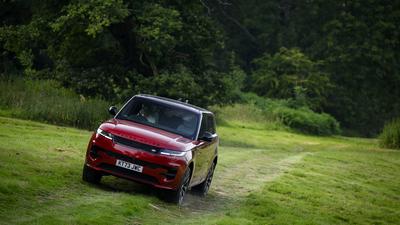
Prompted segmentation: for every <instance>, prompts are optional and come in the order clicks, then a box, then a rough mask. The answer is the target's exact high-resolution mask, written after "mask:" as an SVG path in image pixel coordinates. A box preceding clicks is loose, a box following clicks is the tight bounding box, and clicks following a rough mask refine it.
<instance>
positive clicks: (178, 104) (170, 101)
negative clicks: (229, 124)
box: [134, 94, 213, 114]
mask: <svg viewBox="0 0 400 225" xmlns="http://www.w3.org/2000/svg"><path fill="white" fill-rule="evenodd" d="M134 97H139V98H142V99H149V100H152V101H155V102H160V103H164V104H168V105H173V106H176V107H178V108H182V109H187V110H190V111H193V112H196V113H209V114H213V113H212V112H210V111H209V110H207V109H203V108H201V107H198V106H195V105H192V104H189V103H186V102H181V101H178V100H174V99H170V98H165V97H160V96H156V95H148V94H138V95H135V96H134Z"/></svg>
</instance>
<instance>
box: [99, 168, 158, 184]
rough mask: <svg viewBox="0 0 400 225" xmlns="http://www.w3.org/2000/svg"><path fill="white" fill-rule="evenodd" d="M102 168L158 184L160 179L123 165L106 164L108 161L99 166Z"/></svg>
mask: <svg viewBox="0 0 400 225" xmlns="http://www.w3.org/2000/svg"><path fill="white" fill-rule="evenodd" d="M99 167H100V168H102V169H104V170H108V171H111V172H115V173H117V174H122V175H125V176H127V177H130V178H133V179H136V180H142V181H147V182H150V183H153V184H158V180H157V179H156V178H155V177H153V176H150V175H147V174H144V173H138V172H135V171H132V170H128V169H124V168H122V167H118V166H114V165H110V164H106V163H102V164H100V166H99Z"/></svg>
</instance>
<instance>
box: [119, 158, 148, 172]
mask: <svg viewBox="0 0 400 225" xmlns="http://www.w3.org/2000/svg"><path fill="white" fill-rule="evenodd" d="M115 165H116V166H119V167H122V168H125V169H128V170H133V171H136V172H139V173H141V172H142V171H143V166H139V165H136V164H133V163H130V162H125V161H123V160H119V159H117V161H116V162H115Z"/></svg>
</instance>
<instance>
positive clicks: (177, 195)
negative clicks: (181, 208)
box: [168, 167, 191, 205]
mask: <svg viewBox="0 0 400 225" xmlns="http://www.w3.org/2000/svg"><path fill="white" fill-rule="evenodd" d="M190 173H191V170H190V168H189V167H188V168H187V169H186V171H185V174H184V175H183V177H182V181H181V183H180V185H179V188H178V189H177V190H175V191H170V192H169V193H168V197H169V201H170V202H173V203H175V204H177V205H182V203H183V200H184V197H185V194H186V192H187V191H188V189H189V183H190Z"/></svg>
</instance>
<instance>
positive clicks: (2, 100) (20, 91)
mask: <svg viewBox="0 0 400 225" xmlns="http://www.w3.org/2000/svg"><path fill="white" fill-rule="evenodd" d="M240 96H241V98H240V101H239V102H240V103H237V104H233V105H228V106H223V107H220V106H214V107H212V109H213V111H216V113H217V117H218V120H219V122H220V123H224V121H225V122H226V121H230V123H231V124H240V125H244V126H253V127H262V128H263V129H265V128H268V129H274V130H277V129H280V130H285V129H286V130H287V129H293V130H296V131H298V132H303V133H309V134H317V135H332V134H338V133H340V128H339V124H338V122H337V121H336V120H335V119H334V118H333V117H331V116H329V115H327V114H324V113H316V112H313V111H312V110H310V109H309V108H307V107H306V106H304V105H298V104H297V102H296V101H295V100H271V99H267V98H262V97H258V96H257V95H254V94H241V95H240ZM115 101H118V102H112V103H110V102H108V101H105V100H101V99H98V98H85V97H83V96H82V95H78V94H75V93H74V92H73V91H71V90H69V89H66V88H63V87H61V86H60V85H59V84H58V83H57V82H56V81H51V80H29V79H14V80H8V81H7V80H3V81H0V110H1V111H0V113H1V115H8V116H13V117H18V118H23V119H30V120H36V121H42V122H47V123H51V124H58V125H68V126H74V127H78V128H85V129H94V128H95V127H96V126H97V125H98V124H99V123H100V122H101V121H103V120H105V119H107V118H108V117H109V115H108V114H107V108H108V107H109V106H110V105H116V104H123V102H119V101H120V100H117V97H116V100H115Z"/></svg>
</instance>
